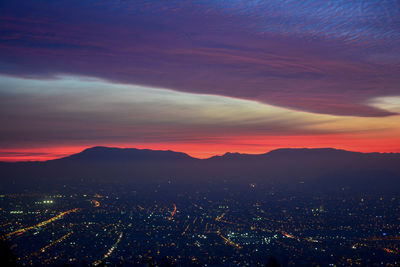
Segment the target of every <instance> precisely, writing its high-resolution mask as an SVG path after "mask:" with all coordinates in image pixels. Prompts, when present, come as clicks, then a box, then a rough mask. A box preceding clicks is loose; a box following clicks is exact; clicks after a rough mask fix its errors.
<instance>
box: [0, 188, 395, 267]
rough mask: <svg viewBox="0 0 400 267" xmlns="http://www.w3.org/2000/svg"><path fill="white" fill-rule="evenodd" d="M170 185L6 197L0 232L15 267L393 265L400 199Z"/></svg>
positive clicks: (2, 200) (1, 200) (1, 199)
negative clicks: (177, 190)
mask: <svg viewBox="0 0 400 267" xmlns="http://www.w3.org/2000/svg"><path fill="white" fill-rule="evenodd" d="M173 186H174V185H173V184H171V182H169V183H165V184H161V185H158V186H155V187H154V188H147V189H146V191H147V192H143V191H142V190H137V189H135V188H129V187H125V188H122V187H121V188H119V189H118V190H112V191H108V190H104V189H103V190H98V191H92V190H90V188H86V189H84V188H80V189H78V188H68V187H66V188H64V190H63V191H59V192H53V194H44V193H23V194H2V195H0V204H1V211H0V212H1V231H2V232H3V234H4V235H5V238H6V240H7V242H8V243H9V245H10V248H11V250H12V252H13V253H14V254H15V256H16V257H17V260H18V263H19V264H20V265H21V266H32V265H33V266H35V265H49V266H54V265H57V266H60V265H79V266H86V265H92V266H103V265H111V266H114V265H118V266H267V265H266V264H267V263H268V262H269V261H270V260H271V258H273V259H275V260H276V261H277V262H278V263H279V264H280V266H311V265H313V266H398V264H399V247H400V217H399V214H400V210H399V209H400V198H399V196H398V195H393V196H384V197H383V196H379V195H373V196H372V195H360V196H355V195H346V194H345V193H343V194H342V195H337V196H330V197H326V196H318V194H316V195H295V194H293V193H288V192H285V191H280V190H276V189H273V188H269V189H268V188H259V186H258V185H256V184H249V185H248V186H247V188H242V189H241V190H238V189H236V190H235V189H233V190H231V189H230V188H229V185H226V187H225V188H223V189H222V190H220V191H219V190H217V189H212V190H211V189H206V188H203V189H200V190H195V191H192V192H189V191H187V192H184V191H182V192H181V193H177V194H176V193H173V191H174V190H173V189H172V187H173ZM149 191H150V192H149Z"/></svg>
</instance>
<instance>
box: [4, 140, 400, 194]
mask: <svg viewBox="0 0 400 267" xmlns="http://www.w3.org/2000/svg"><path fill="white" fill-rule="evenodd" d="M0 173H1V181H0V183H1V184H0V185H2V186H4V187H17V186H28V185H29V184H31V183H35V184H39V185H40V184H51V183H68V182H71V181H76V180H80V181H91V182H100V181H113V182H120V183H124V182H129V183H156V182H162V181H167V180H170V179H172V178H173V179H174V181H176V182H179V183H186V184H202V183H219V182H222V181H229V182H236V183H250V182H255V183H260V184H262V183H277V184H283V185H287V186H290V185H295V186H298V185H299V183H302V184H307V185H309V186H310V187H313V188H325V189H326V188H331V187H334V188H339V187H343V186H350V187H352V188H364V189H365V188H367V189H368V188H369V189H374V190H378V189H379V190H381V189H385V190H386V189H389V190H395V189H396V190H397V189H398V188H399V184H400V154H399V153H360V152H350V151H345V150H338V149H332V148H315V149H307V148H301V149H292V148H285V149H277V150H273V151H270V152H268V153H264V154H241V153H226V154H224V155H221V156H214V157H211V158H208V159H197V158H193V157H191V156H189V155H187V154H185V153H181V152H174V151H159V150H149V149H135V148H110V147H93V148H89V149H86V150H84V151H82V152H80V153H77V154H73V155H70V156H68V157H64V158H60V159H56V160H49V161H45V162H15V163H7V162H1V163H0Z"/></svg>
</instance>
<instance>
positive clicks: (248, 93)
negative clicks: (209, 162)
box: [0, 0, 400, 161]
mask: <svg viewBox="0 0 400 267" xmlns="http://www.w3.org/2000/svg"><path fill="white" fill-rule="evenodd" d="M399 113H400V2H399V1H394V0H393V1H384V0H377V1H374V0H369V1H364V0H353V1H352V0H346V1H341V0H335V1H305V0H295V1H294V0H293V1H291V0H288V1H278V0H276V1H251V0H245V1H237V0H229V1H216V0H214V1H211V0H210V1H207V0H205V1H175V0H169V1H129V0H125V1H117V0H114V1H111V0H109V1H100V0H97V1H88V0H79V1H75V0H68V1H65V0H59V1H50V0H46V1H45V0H36V1H28V0H26V1H20V0H4V1H0V125H1V127H0V161H24V160H47V159H53V158H58V157H62V156H66V155H68V154H71V153H76V152H79V151H81V150H83V149H85V148H87V147H91V146H97V145H102V146H114V147H135V148H150V149H163V150H167V149H170V150H175V151H181V152H186V153H188V154H189V155H192V156H194V157H200V158H207V157H210V156H213V155H216V154H223V153H225V152H228V151H230V152H241V153H265V152H267V151H270V150H272V149H276V148H281V147H333V148H340V149H346V150H352V151H361V152H400V115H399Z"/></svg>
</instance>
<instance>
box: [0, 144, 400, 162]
mask: <svg viewBox="0 0 400 267" xmlns="http://www.w3.org/2000/svg"><path fill="white" fill-rule="evenodd" d="M94 148H105V149H107V148H111V149H136V150H148V151H164V152H175V153H183V154H186V155H188V156H190V157H191V158H194V159H210V158H213V157H220V156H224V155H226V154H240V155H263V154H268V153H270V152H273V151H277V150H336V151H345V152H352V153H362V154H400V152H378V151H368V152H362V151H354V150H347V149H343V148H335V147H278V148H274V149H271V150H266V151H264V152H260V153H246V152H238V151H226V152H223V153H220V154H213V155H211V156H210V155H209V154H207V156H205V157H201V156H194V155H191V154H190V153H187V152H185V151H178V150H172V149H152V148H145V147H143V148H138V147H116V146H101V145H97V146H92V147H85V148H83V149H81V150H78V151H74V152H72V153H70V154H63V155H55V156H54V157H50V158H47V157H48V155H47V154H46V158H45V159H41V160H40V159H39V160H37V159H33V160H31V159H30V156H27V159H26V160H21V158H23V156H22V155H18V157H17V158H12V157H9V158H7V159H8V160H2V158H1V157H0V162H15V163H18V162H45V161H51V160H55V159H62V158H65V157H69V156H72V155H76V154H79V153H82V152H84V151H86V150H91V149H94ZM36 157H37V155H35V158H36ZM14 159H15V160H14Z"/></svg>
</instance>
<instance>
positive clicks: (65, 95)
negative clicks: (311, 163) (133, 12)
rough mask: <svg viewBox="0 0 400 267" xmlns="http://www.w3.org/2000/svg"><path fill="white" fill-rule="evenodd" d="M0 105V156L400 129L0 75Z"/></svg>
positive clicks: (67, 80) (157, 92) (259, 106)
mask: <svg viewBox="0 0 400 267" xmlns="http://www.w3.org/2000/svg"><path fill="white" fill-rule="evenodd" d="M0 104H1V105H0V124H1V125H2V126H3V127H1V129H0V146H1V147H2V148H3V150H4V151H6V152H7V151H14V150H13V149H17V148H18V149H26V148H27V147H39V148H43V147H54V146H63V147H84V146H91V145H106V144H112V145H121V146H126V145H127V144H132V146H142V147H143V146H145V144H151V147H158V146H161V145H162V148H165V149H168V145H169V146H177V145H178V148H179V147H182V146H183V148H186V149H187V146H188V144H191V146H192V148H191V149H189V150H193V146H195V147H197V149H200V150H204V149H205V147H207V148H209V146H217V147H221V148H220V149H222V148H224V149H227V148H228V146H229V145H230V146H231V147H239V148H247V149H249V148H251V147H254V146H257V149H258V150H260V149H261V148H262V147H264V145H267V144H271V146H272V145H273V144H274V143H276V142H278V141H277V140H281V141H279V142H282V145H284V146H287V145H285V144H289V143H290V142H293V141H294V140H297V141H296V142H300V140H302V139H304V140H308V141H309V142H311V141H310V140H311V139H312V138H314V139H315V140H325V141H327V140H330V139H332V140H335V139H337V138H338V137H339V139H340V136H353V137H351V138H354V137H355V136H358V137H360V136H373V137H374V138H375V139H376V138H377V136H381V135H392V136H395V135H396V133H398V131H399V126H398V125H400V124H399V116H393V117H383V118H366V117H348V116H345V117H342V116H333V115H322V114H315V113H308V112H301V111H294V110H291V109H287V108H281V107H276V106H272V105H267V104H264V103H261V102H256V101H250V100H243V99H237V98H231V97H223V96H217V95H206V94H193V93H183V92H178V91H172V90H167V89H160V88H151V87H145V86H134V85H126V84H115V83H110V82H107V81H103V80H99V79H93V78H85V77H72V76H67V77H66V76H64V77H58V78H54V79H50V80H38V79H22V78H13V77H7V76H0ZM383 107H384V108H388V106H387V105H385V106H383ZM324 136H325V137H324ZM282 138H283V139H282ZM361 138H362V137H361ZM282 140H283V141H282ZM288 140H291V141H290V142H289V141H288ZM252 142H255V143H254V144H252ZM303 142H304V143H305V141H303ZM312 142H314V143H315V142H316V141H312ZM318 142H319V143H318V144H322V141H318ZM155 144H156V145H155ZM157 144H158V145H157ZM263 144H264V145H263ZM299 144H300V143H299ZM338 144H340V141H339V142H338ZM292 146H293V145H292ZM67 150H68V149H67ZM265 150H266V149H265V148H264V149H263V150H262V151H265ZM17 151H18V150H17ZM68 151H71V149H69V150H68ZM23 152H26V151H25V150H24V151H23ZM28 152H32V151H28ZM54 153H57V151H55V152H54ZM204 153H205V152H204ZM208 153H212V151H211V152H210V151H209V152H208ZM8 156H10V155H8Z"/></svg>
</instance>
